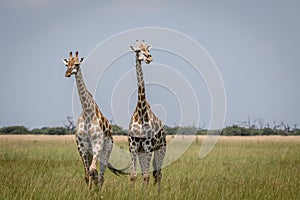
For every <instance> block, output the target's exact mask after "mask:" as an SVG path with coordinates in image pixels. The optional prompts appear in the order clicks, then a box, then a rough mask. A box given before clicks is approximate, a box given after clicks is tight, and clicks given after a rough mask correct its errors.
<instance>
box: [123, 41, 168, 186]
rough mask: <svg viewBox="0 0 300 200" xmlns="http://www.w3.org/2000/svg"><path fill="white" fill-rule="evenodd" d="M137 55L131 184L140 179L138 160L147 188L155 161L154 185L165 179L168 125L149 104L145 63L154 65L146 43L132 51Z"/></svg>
mask: <svg viewBox="0 0 300 200" xmlns="http://www.w3.org/2000/svg"><path fill="white" fill-rule="evenodd" d="M130 48H131V49H132V50H133V51H134V52H135V53H136V74H137V85H138V101H137V105H136V108H135V111H134V113H133V116H132V117H131V121H130V124H129V131H128V143H129V151H130V154H131V159H132V173H131V178H130V180H131V181H132V182H133V183H134V182H135V180H136V178H137V168H136V166H137V158H138V159H139V163H140V166H141V171H142V174H143V184H144V186H147V185H148V183H149V179H150V170H149V169H150V162H151V158H152V155H153V154H154V157H153V163H152V164H153V176H154V179H155V180H154V183H155V184H156V183H158V190H159V191H160V183H161V179H162V173H161V168H162V164H163V159H164V156H165V153H166V135H165V129H164V124H163V123H162V121H161V120H160V119H159V118H158V117H157V116H155V114H154V113H153V112H152V110H151V107H150V105H149V103H148V102H147V100H146V93H145V85H144V78H143V71H142V64H141V61H144V62H145V63H147V64H149V63H150V62H151V61H152V57H151V54H150V53H149V50H150V48H149V47H147V46H146V45H145V44H144V42H143V43H138V42H137V47H136V48H133V47H130Z"/></svg>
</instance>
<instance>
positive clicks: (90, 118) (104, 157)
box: [62, 52, 123, 190]
mask: <svg viewBox="0 0 300 200" xmlns="http://www.w3.org/2000/svg"><path fill="white" fill-rule="evenodd" d="M83 59H84V58H81V59H79V58H78V52H76V56H75V57H73V56H72V52H70V54H69V59H63V60H62V61H63V62H64V64H65V65H66V66H67V71H66V73H65V76H66V77H70V76H71V75H73V74H74V75H75V79H76V85H77V89H78V94H79V97H80V101H81V106H82V110H83V111H82V113H81V115H80V116H79V119H78V122H77V126H76V131H75V137H76V143H77V148H78V152H79V155H80V157H81V159H82V162H83V165H84V170H85V181H86V183H87V184H88V188H89V189H91V187H92V181H94V183H95V184H96V185H98V187H99V190H101V188H102V185H103V182H104V177H103V175H104V172H105V169H106V166H107V167H108V168H109V169H110V170H111V171H112V172H114V173H115V174H116V175H120V174H123V171H122V170H117V169H115V168H114V167H113V166H112V165H111V164H110V163H109V162H108V160H109V157H110V154H111V151H112V147H113V138H112V126H111V124H110V123H109V121H108V120H107V119H106V118H105V117H104V115H103V114H102V113H101V111H100V109H99V107H98V105H97V104H96V102H95V100H94V99H93V96H92V95H91V93H90V92H89V91H88V89H87V88H86V86H85V83H84V80H83V77H82V73H81V68H80V65H81V64H82V62H83ZM99 159H100V175H99V177H98V172H97V167H96V165H97V161H98V160H99Z"/></svg>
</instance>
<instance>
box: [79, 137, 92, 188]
mask: <svg viewBox="0 0 300 200" xmlns="http://www.w3.org/2000/svg"><path fill="white" fill-rule="evenodd" d="M76 143H77V147H78V153H79V155H80V158H81V160H82V163H83V167H84V172H85V182H86V183H87V184H88V183H89V167H90V165H91V162H92V155H91V154H90V153H89V152H88V150H87V149H86V148H85V146H84V144H83V143H82V139H81V138H79V137H78V136H77V137H76Z"/></svg>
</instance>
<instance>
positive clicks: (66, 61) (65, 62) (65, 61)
mask: <svg viewBox="0 0 300 200" xmlns="http://www.w3.org/2000/svg"><path fill="white" fill-rule="evenodd" d="M61 60H62V62H63V63H64V64H65V65H66V66H68V60H67V59H65V58H63V59H61Z"/></svg>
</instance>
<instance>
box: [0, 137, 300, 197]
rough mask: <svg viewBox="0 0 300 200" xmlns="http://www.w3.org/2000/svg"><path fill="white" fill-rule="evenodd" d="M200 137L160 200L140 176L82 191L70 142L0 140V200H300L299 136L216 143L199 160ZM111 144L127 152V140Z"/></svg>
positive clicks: (170, 171) (110, 178) (167, 177)
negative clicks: (209, 151)
mask: <svg viewBox="0 0 300 200" xmlns="http://www.w3.org/2000/svg"><path fill="white" fill-rule="evenodd" d="M202 141H203V137H199V140H198V141H194V143H193V144H192V145H191V147H190V148H189V149H188V151H186V152H185V153H184V155H183V156H182V157H180V158H179V159H178V160H177V161H175V162H174V163H172V164H171V165H170V166H168V167H165V168H163V181H162V191H161V194H160V195H159V196H158V193H157V188H156V187H153V185H152V184H153V178H152V177H151V180H150V181H151V185H150V187H149V188H148V190H147V191H144V190H143V188H142V186H141V185H142V180H141V176H138V181H137V183H136V188H135V189H133V188H132V185H131V184H130V181H129V177H128V176H123V177H118V176H115V175H114V174H113V173H111V172H110V171H108V170H107V172H106V173H105V183H104V187H103V189H102V191H101V192H99V191H98V190H97V189H96V188H95V187H93V189H92V190H91V191H89V190H88V189H87V186H86V183H85V181H84V178H83V176H84V174H83V166H82V162H81V159H80V157H79V155H78V152H77V147H76V144H75V141H74V136H31V135H24V136H20V135H16V136H5V135H2V136H0V180H1V183H0V199H299V198H300V137H299V136H253V137H220V138H219V140H218V143H217V144H216V146H215V148H214V149H213V150H212V151H211V153H210V154H209V155H208V156H207V157H205V158H204V159H199V158H198V154H199V149H200V146H201V143H202ZM115 143H116V144H117V145H119V146H122V147H123V148H127V142H126V138H116V139H115Z"/></svg>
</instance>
